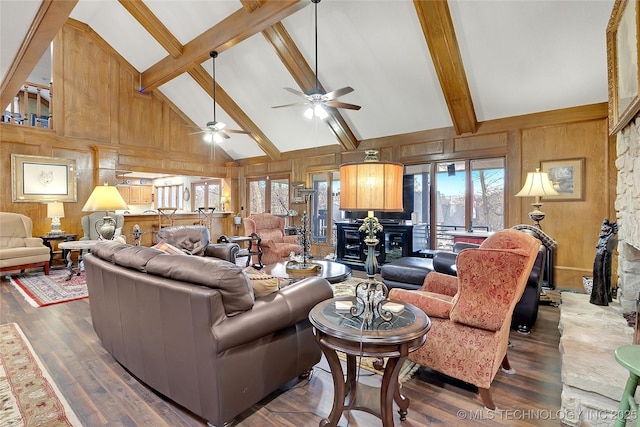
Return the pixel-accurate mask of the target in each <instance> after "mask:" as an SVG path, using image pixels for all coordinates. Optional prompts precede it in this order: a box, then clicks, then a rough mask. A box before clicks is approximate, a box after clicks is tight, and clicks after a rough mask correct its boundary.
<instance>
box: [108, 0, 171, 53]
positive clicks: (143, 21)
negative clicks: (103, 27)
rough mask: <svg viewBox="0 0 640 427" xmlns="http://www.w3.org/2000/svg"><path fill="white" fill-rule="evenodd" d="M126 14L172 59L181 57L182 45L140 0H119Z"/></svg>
mask: <svg viewBox="0 0 640 427" xmlns="http://www.w3.org/2000/svg"><path fill="white" fill-rule="evenodd" d="M119 1H120V4H121V5H122V6H123V7H124V8H125V9H127V12H129V13H130V14H131V16H133V17H134V18H135V20H136V21H138V23H139V24H140V25H142V26H143V27H144V29H145V30H147V32H148V33H149V34H151V36H152V37H153V38H154V39H156V41H157V42H158V43H160V45H161V46H162V47H163V48H164V49H165V50H166V51H167V52H169V55H171V56H172V57H174V58H177V57H179V56H180V55H182V50H183V46H182V43H180V41H179V40H178V39H177V38H176V37H175V36H174V35H173V34H171V31H169V29H168V28H167V27H165V26H164V24H163V23H162V22H161V21H160V20H159V19H158V17H157V16H156V15H154V14H153V12H151V9H149V8H148V7H147V6H146V5H145V4H144V3H143V2H142V0H119Z"/></svg>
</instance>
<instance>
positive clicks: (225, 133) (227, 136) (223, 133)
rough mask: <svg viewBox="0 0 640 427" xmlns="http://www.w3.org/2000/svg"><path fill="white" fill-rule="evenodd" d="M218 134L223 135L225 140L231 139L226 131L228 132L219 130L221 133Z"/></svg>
mask: <svg viewBox="0 0 640 427" xmlns="http://www.w3.org/2000/svg"><path fill="white" fill-rule="evenodd" d="M218 134H219V135H222V137H223V138H224V139H229V138H231V137H230V136H229V134H228V133H227V131H226V130H219V131H218Z"/></svg>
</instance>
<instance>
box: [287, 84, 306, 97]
mask: <svg viewBox="0 0 640 427" xmlns="http://www.w3.org/2000/svg"><path fill="white" fill-rule="evenodd" d="M284 90H288V91H289V92H291V93H293V94H295V95H298V96H301V97H303V98H304V99H308V97H307V95H306V94H305V93H303V92H300V91H299V90H296V89H291V88H290V87H285V88H284Z"/></svg>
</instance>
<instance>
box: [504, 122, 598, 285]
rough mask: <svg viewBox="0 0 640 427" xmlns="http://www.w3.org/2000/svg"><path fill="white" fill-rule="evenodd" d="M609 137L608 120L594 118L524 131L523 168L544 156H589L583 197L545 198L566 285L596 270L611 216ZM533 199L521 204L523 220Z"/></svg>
mask: <svg viewBox="0 0 640 427" xmlns="http://www.w3.org/2000/svg"><path fill="white" fill-rule="evenodd" d="M607 150H608V136H607V121H606V120H594V121H588V122H583V123H574V124H566V125H557V126H544V127H539V128H530V129H525V130H523V131H522V159H523V170H522V178H521V182H524V177H525V176H526V173H527V172H533V171H534V170H535V168H536V167H539V166H540V161H542V160H559V159H573V158H584V159H585V181H584V189H585V198H584V200H579V201H549V200H547V201H544V200H543V201H544V205H543V206H542V208H541V210H542V211H543V212H545V213H546V218H545V219H544V220H543V221H542V223H541V224H542V228H543V230H544V231H545V232H546V233H548V234H549V235H550V236H552V237H553V238H554V239H556V240H557V241H558V249H557V251H556V259H555V265H556V270H555V271H556V277H557V282H558V283H561V284H562V286H563V287H566V288H572V289H581V288H582V276H583V275H589V276H590V275H591V272H592V268H593V260H594V257H595V245H596V243H597V241H598V234H599V233H600V225H601V224H602V220H603V219H604V218H607V217H608V214H609V212H610V207H609V206H608V205H607V203H608V200H609V199H610V197H609V196H608V194H607V193H608V191H609V189H610V187H609V184H608V182H607V181H608V177H607V175H606V171H607V170H608V162H609V159H608V156H607V155H606V153H607ZM531 202H533V200H532V199H529V198H518V199H517V201H516V203H522V205H523V206H522V218H521V220H522V222H523V223H530V222H531V221H530V220H529V218H528V215H527V213H528V212H529V211H530V210H531V206H530V205H529V203H531Z"/></svg>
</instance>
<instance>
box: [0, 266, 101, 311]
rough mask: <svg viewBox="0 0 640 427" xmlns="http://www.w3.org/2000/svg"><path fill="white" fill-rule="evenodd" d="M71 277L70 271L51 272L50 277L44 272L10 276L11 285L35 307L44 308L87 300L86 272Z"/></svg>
mask: <svg viewBox="0 0 640 427" xmlns="http://www.w3.org/2000/svg"><path fill="white" fill-rule="evenodd" d="M68 277H69V271H68V270H66V269H65V270H51V272H50V274H49V276H45V274H44V273H43V272H39V273H27V274H22V275H19V276H10V277H9V278H10V279H11V284H12V285H13V286H15V288H16V289H18V291H20V293H21V294H22V296H24V297H25V299H26V300H27V301H28V302H29V304H31V305H32V306H34V307H44V306H47V305H51V304H58V303H61V302H68V301H73V300H77V299H82V298H86V297H87V296H88V295H89V294H88V292H87V283H86V281H85V273H84V271H83V272H82V273H81V274H80V275H79V276H76V275H75V274H74V275H73V276H72V277H71V280H68V281H67V278H68Z"/></svg>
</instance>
